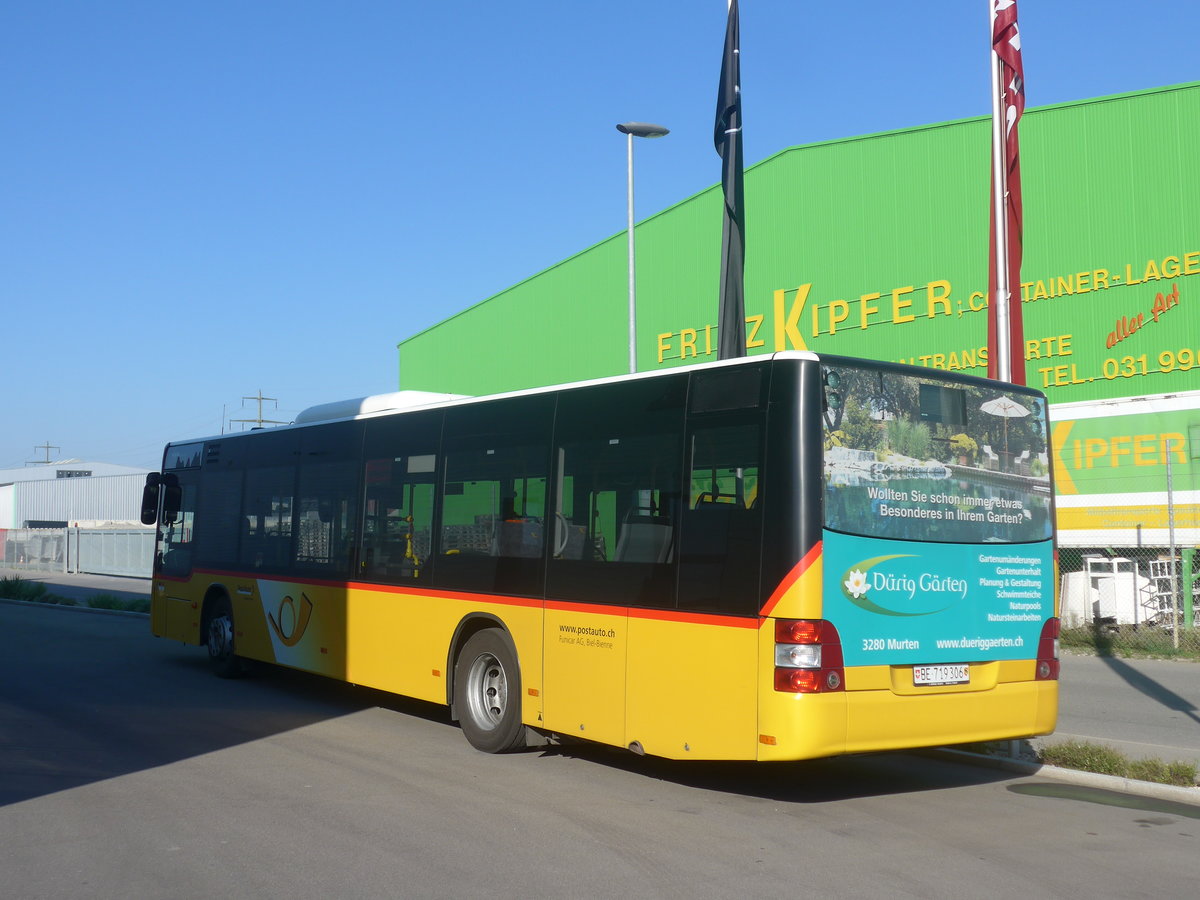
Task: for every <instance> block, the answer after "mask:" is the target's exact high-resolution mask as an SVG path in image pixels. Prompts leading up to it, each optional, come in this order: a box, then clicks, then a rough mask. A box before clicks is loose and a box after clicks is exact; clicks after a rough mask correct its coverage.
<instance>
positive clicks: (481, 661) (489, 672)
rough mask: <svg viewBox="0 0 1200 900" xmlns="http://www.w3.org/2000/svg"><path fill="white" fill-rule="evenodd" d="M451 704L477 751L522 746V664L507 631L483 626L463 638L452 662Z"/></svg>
mask: <svg viewBox="0 0 1200 900" xmlns="http://www.w3.org/2000/svg"><path fill="white" fill-rule="evenodd" d="M454 708H455V711H456V712H457V713H458V719H459V726H460V727H461V728H462V731H463V734H464V735H465V736H466V738H467V741H469V742H470V744H471V746H472V747H474V748H475V749H476V750H482V751H483V752H484V753H507V752H508V751H510V750H515V749H517V748H518V747H523V746H525V726H524V725H522V724H521V669H520V667H519V666H518V665H517V651H516V648H515V647H514V646H513V643H512V639H511V638H510V637H509V636H508V634H507V633H505V632H504V631H501V630H500V629H499V628H485V629H484V630H482V631H477V632H475V634H473V635H471V637H470V638H468V639H467V642H466V644H464V645H463V648H462V651H461V652H460V653H459V654H458V659H457V660H456V661H455V664H454Z"/></svg>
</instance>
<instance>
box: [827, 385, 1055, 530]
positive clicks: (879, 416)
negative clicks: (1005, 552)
mask: <svg viewBox="0 0 1200 900" xmlns="http://www.w3.org/2000/svg"><path fill="white" fill-rule="evenodd" d="M822 374H823V378H824V382H825V408H824V412H823V419H824V421H823V437H824V459H825V464H824V474H825V525H826V527H827V528H830V529H832V530H834V531H841V532H845V533H849V534H858V535H866V536H870V537H886V538H899V539H904V540H916V541H940V542H946V543H964V544H973V543H986V542H1005V543H1022V542H1028V541H1041V540H1045V539H1047V538H1049V537H1050V535H1051V518H1050V466H1049V448H1048V445H1047V427H1046V426H1047V423H1046V403H1045V400H1044V399H1043V398H1042V397H1040V396H1038V395H1034V394H1026V393H1018V392H1015V391H1009V392H1005V391H1003V390H1000V389H999V387H998V386H993V385H991V384H980V383H960V382H951V381H941V380H939V379H938V378H937V377H936V376H934V375H930V376H928V377H926V376H924V375H919V376H916V375H908V374H902V373H898V372H895V371H892V370H887V369H869V368H854V367H850V366H836V365H828V366H824V367H823V370H822Z"/></svg>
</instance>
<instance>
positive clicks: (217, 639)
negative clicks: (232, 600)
mask: <svg viewBox="0 0 1200 900" xmlns="http://www.w3.org/2000/svg"><path fill="white" fill-rule="evenodd" d="M232 652H233V622H232V621H231V620H230V618H229V616H217V617H216V618H214V619H213V620H212V621H211V622H209V623H208V655H209V656H211V657H213V658H214V659H219V658H220V657H222V656H228V655H229V654H231V653H232Z"/></svg>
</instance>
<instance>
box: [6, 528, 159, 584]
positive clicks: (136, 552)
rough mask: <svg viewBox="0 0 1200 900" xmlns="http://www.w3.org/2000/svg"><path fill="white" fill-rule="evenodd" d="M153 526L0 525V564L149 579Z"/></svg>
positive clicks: (8, 566) (46, 570)
mask: <svg viewBox="0 0 1200 900" xmlns="http://www.w3.org/2000/svg"><path fill="white" fill-rule="evenodd" d="M153 557H154V530H153V529H150V528H144V529H143V528H136V529H135V528H0V565H2V566H3V567H4V568H6V569H16V570H18V571H20V570H25V571H31V572H87V573H89V574H92V575H124V576H128V577H133V578H149V577H150V575H151V562H152V560H153Z"/></svg>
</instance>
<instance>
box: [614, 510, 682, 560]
mask: <svg viewBox="0 0 1200 900" xmlns="http://www.w3.org/2000/svg"><path fill="white" fill-rule="evenodd" d="M673 534H674V529H673V528H672V527H671V520H670V519H669V518H667V517H666V516H656V515H654V514H653V513H650V512H647V511H645V510H635V511H634V512H631V513H630V514H629V515H627V516H626V517H625V521H624V522H623V523H622V524H621V533H620V534H619V535H618V536H617V552H616V556H615V559H616V560H617V561H618V562H641V563H647V562H648V563H664V562H667V561H669V560H670V558H671V538H672V536H673Z"/></svg>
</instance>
